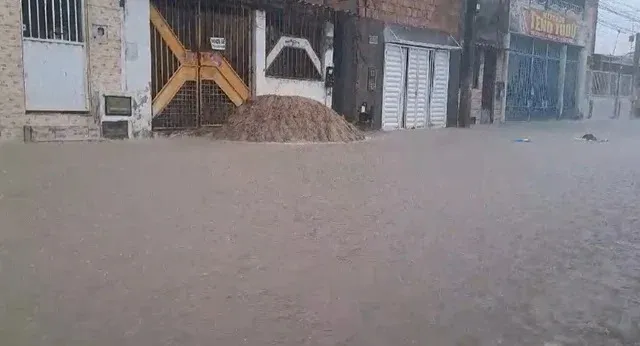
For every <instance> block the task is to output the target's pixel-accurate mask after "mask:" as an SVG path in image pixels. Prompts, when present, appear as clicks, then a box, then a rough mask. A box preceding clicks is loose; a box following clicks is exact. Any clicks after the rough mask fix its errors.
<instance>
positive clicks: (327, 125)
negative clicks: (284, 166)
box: [216, 95, 364, 142]
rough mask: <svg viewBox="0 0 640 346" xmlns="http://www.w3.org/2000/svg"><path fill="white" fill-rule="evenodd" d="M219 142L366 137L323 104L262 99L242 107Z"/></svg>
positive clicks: (295, 98)
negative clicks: (222, 140)
mask: <svg viewBox="0 0 640 346" xmlns="http://www.w3.org/2000/svg"><path fill="white" fill-rule="evenodd" d="M216 138H219V139H227V140H234V141H250V142H351V141H357V140H362V139H364V134H363V133H362V132H360V130H358V129H357V128H356V127H355V126H353V125H352V124H350V123H349V122H347V121H346V120H345V119H344V117H342V116H341V115H339V114H338V113H336V112H334V111H333V110H332V109H331V108H328V107H326V106H325V105H323V104H321V103H320V102H317V101H314V100H311V99H308V98H305V97H300V96H276V95H265V96H258V97H257V98H255V99H254V100H251V101H249V102H247V103H246V104H244V105H242V106H240V107H239V108H238V109H237V110H236V111H235V112H234V113H232V114H231V115H230V116H229V118H228V120H227V123H226V124H225V125H224V126H223V127H222V128H221V129H220V131H218V132H217V133H216Z"/></svg>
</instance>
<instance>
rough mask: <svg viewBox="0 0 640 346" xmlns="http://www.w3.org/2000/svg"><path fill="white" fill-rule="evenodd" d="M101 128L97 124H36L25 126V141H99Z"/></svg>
mask: <svg viewBox="0 0 640 346" xmlns="http://www.w3.org/2000/svg"><path fill="white" fill-rule="evenodd" d="M98 140H101V138H100V129H99V128H98V127H97V125H89V126H86V125H71V126H34V125H27V126H25V127H24V141H25V142H74V141H98Z"/></svg>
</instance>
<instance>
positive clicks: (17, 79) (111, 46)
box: [0, 0, 121, 140]
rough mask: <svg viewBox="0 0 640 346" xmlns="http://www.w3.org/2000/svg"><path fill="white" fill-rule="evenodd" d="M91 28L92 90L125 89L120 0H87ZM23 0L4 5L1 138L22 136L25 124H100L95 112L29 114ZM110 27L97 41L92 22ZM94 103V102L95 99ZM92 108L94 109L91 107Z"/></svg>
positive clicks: (0, 15) (0, 18)
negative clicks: (122, 75) (80, 113)
mask: <svg viewBox="0 0 640 346" xmlns="http://www.w3.org/2000/svg"><path fill="white" fill-rule="evenodd" d="M85 1H86V2H85V3H86V6H85V7H86V16H87V21H88V22H89V27H88V28H85V30H86V33H87V36H88V38H87V39H88V49H87V54H88V70H89V76H88V81H89V87H90V93H91V94H95V93H96V92H98V91H99V92H117V91H120V90H121V66H120V65H121V48H120V47H121V9H120V7H119V1H118V0H85ZM21 21H22V14H21V1H20V0H8V1H3V2H2V3H1V4H0V44H1V45H2V47H3V49H2V50H0V95H3V97H2V98H0V140H7V139H22V138H23V127H24V126H25V125H33V126H97V125H96V124H95V122H94V120H93V119H94V118H93V116H92V115H93V114H90V113H87V114H85V115H78V114H62V113H31V112H29V113H26V110H25V91H24V77H23V76H24V71H23V62H22V28H21V27H22V25H21ZM92 24H100V25H106V26H107V35H108V38H107V39H106V40H104V42H94V41H93V40H92V38H91V25H92ZM92 102H93V101H92ZM90 109H93V108H91V107H90Z"/></svg>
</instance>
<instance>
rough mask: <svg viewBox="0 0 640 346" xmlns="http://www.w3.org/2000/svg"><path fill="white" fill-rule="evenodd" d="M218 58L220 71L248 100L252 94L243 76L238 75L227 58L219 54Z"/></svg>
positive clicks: (242, 96) (243, 98) (245, 99)
mask: <svg viewBox="0 0 640 346" xmlns="http://www.w3.org/2000/svg"><path fill="white" fill-rule="evenodd" d="M217 58H218V59H219V64H218V70H219V71H220V73H221V74H222V75H223V76H224V78H225V79H226V80H227V82H228V83H229V84H230V85H231V87H232V88H233V89H234V90H235V91H236V92H237V93H238V95H240V97H241V98H242V100H243V101H247V100H248V99H249V97H250V96H251V93H250V91H249V87H247V85H246V84H244V81H243V80H242V78H240V76H238V74H237V73H236V71H235V70H234V69H233V67H232V66H231V64H230V63H229V61H227V59H225V58H224V57H223V56H218V57H217ZM221 87H222V86H221Z"/></svg>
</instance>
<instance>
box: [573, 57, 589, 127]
mask: <svg viewBox="0 0 640 346" xmlns="http://www.w3.org/2000/svg"><path fill="white" fill-rule="evenodd" d="M588 56H589V53H588V51H587V49H586V48H582V49H581V50H580V59H579V60H578V86H577V90H576V96H577V97H576V100H577V101H576V102H577V104H578V112H580V114H582V115H583V116H585V117H586V116H587V113H588V112H589V104H588V103H589V101H588V99H587V57H588Z"/></svg>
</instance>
